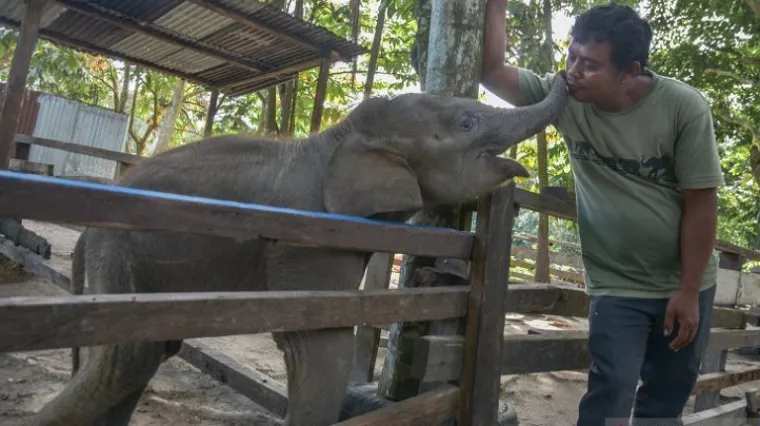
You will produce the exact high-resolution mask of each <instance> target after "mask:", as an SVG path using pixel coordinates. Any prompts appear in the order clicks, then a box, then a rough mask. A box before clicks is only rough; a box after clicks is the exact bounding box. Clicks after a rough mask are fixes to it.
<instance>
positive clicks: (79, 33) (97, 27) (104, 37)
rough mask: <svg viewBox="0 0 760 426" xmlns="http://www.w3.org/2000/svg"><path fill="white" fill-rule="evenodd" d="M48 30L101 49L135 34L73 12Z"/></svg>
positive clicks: (63, 15)
mask: <svg viewBox="0 0 760 426" xmlns="http://www.w3.org/2000/svg"><path fill="white" fill-rule="evenodd" d="M47 29H49V30H51V31H55V32H57V33H60V34H64V35H66V36H67V37H71V38H75V39H79V40H84V41H87V42H89V43H92V44H94V45H96V46H101V47H109V46H111V45H112V44H114V43H117V42H118V41H120V40H122V39H124V38H125V37H129V35H130V34H133V33H134V31H132V30H127V29H124V28H121V27H119V26H116V25H113V24H110V23H108V22H105V21H101V20H98V19H95V18H92V17H90V16H87V15H83V14H81V13H79V12H75V11H73V10H67V11H66V12H64V13H63V14H61V15H60V16H59V17H58V19H56V20H55V21H53V22H52V23H51V24H50V25H48V27H47Z"/></svg>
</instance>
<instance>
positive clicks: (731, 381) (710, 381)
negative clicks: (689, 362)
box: [694, 367, 760, 394]
mask: <svg viewBox="0 0 760 426" xmlns="http://www.w3.org/2000/svg"><path fill="white" fill-rule="evenodd" d="M755 380H760V368H756V367H750V368H745V369H741V370H739V371H731V372H719V373H706V374H702V375H701V376H699V381H698V382H697V386H696V389H695V390H694V393H695V394H701V393H705V392H712V391H719V390H721V389H724V388H729V387H731V386H736V385H739V384H742V383H747V382H753V381H755Z"/></svg>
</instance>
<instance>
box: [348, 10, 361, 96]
mask: <svg viewBox="0 0 760 426" xmlns="http://www.w3.org/2000/svg"><path fill="white" fill-rule="evenodd" d="M349 9H350V11H349V14H350V16H351V41H352V42H354V43H359V19H360V17H361V16H360V12H361V0H350V1H349ZM357 58H358V57H354V59H353V60H352V61H351V87H352V88H354V87H356V65H357V63H356V62H357Z"/></svg>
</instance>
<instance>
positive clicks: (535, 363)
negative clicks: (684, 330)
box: [412, 329, 760, 392]
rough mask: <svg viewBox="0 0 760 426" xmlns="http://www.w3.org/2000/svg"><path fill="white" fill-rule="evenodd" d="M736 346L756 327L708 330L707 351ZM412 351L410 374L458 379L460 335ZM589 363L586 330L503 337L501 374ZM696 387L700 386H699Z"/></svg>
mask: <svg viewBox="0 0 760 426" xmlns="http://www.w3.org/2000/svg"><path fill="white" fill-rule="evenodd" d="M740 346H760V330H730V329H713V330H711V334H710V342H709V343H708V352H710V351H715V350H721V349H731V348H738V347H740ZM415 353H421V354H425V357H424V358H423V359H420V360H418V361H417V363H416V364H414V365H413V367H412V375H413V377H415V378H417V379H424V381H428V380H430V381H447V380H456V379H458V378H459V376H460V374H461V369H462V356H463V354H464V346H463V340H462V338H461V336H423V337H421V338H420V339H419V341H418V342H417V347H416V349H415ZM589 362H590V358H589V354H588V332H587V331H585V330H563V331H557V332H551V333H547V334H513V335H509V336H505V338H504V348H503V352H502V370H501V374H502V375H509V374H529V373H539V372H549V371H564V370H584V369H586V368H588V365H589ZM752 374H756V373H744V374H739V375H737V376H736V377H732V378H716V377H714V376H708V379H709V381H708V382H707V383H708V384H706V385H705V386H715V384H716V383H731V381H732V380H734V381H738V382H737V383H744V382H746V381H751V378H752V377H754V376H752ZM428 378H430V379H428ZM727 386H732V385H727ZM697 389H698V390H699V389H701V388H699V385H697ZM699 391H700V392H702V391H701V390H699Z"/></svg>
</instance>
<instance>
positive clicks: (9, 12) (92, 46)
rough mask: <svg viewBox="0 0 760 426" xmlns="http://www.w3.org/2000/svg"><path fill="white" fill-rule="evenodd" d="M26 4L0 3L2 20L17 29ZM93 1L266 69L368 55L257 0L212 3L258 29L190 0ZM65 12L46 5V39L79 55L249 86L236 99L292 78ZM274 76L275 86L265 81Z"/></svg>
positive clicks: (214, 82)
mask: <svg viewBox="0 0 760 426" xmlns="http://www.w3.org/2000/svg"><path fill="white" fill-rule="evenodd" d="M23 1H24V0H0V3H1V4H0V22H2V23H5V24H10V25H17V23H18V21H19V20H21V19H22V17H23V13H24V11H25V7H24V3H23ZM88 1H89V2H90V4H91V5H97V7H102V8H107V9H109V10H112V11H115V13H116V15H113V16H117V15H123V18H124V19H127V20H130V21H133V22H134V21H144V22H155V25H157V26H159V27H163V28H167V29H168V30H173V32H177V33H180V34H185V35H186V37H188V38H190V39H200V40H204V41H206V42H207V43H208V45H209V46H211V47H212V48H213V47H214V46H217V47H218V48H220V49H223V50H227V51H231V52H238V54H239V55H242V56H245V57H249V58H251V59H252V60H255V61H258V62H261V63H264V64H266V65H267V68H269V67H271V68H274V69H279V68H283V67H288V68H292V67H295V68H297V69H304V68H308V67H312V66H313V65H312V64H313V63H314V62H313V59H314V58H315V57H316V55H318V52H316V51H315V49H314V48H312V47H309V46H308V44H316V45H317V46H319V49H317V50H320V49H324V48H329V49H336V50H338V51H339V52H340V53H341V55H343V57H352V56H355V55H357V54H361V53H364V51H365V49H363V48H361V47H360V46H357V45H355V44H353V43H351V42H350V41H348V40H346V39H343V38H340V37H338V36H336V35H335V34H333V33H331V32H330V31H328V30H326V29H325V28H321V27H318V26H316V25H313V24H310V23H308V22H306V21H304V20H301V19H297V18H295V17H293V16H291V15H289V14H287V13H285V12H283V11H281V10H280V9H278V8H276V7H274V6H272V5H270V4H264V3H261V2H259V1H254V0H213V1H214V2H217V3H218V4H220V5H221V6H222V7H228V8H230V7H231V8H232V9H233V13H234V12H235V11H236V12H238V13H241V14H242V15H244V16H248V17H249V19H252V22H254V25H243V24H242V23H240V22H237V21H235V20H233V19H230V18H227V17H226V16H224V14H219V13H216V12H213V11H211V10H206V9H205V8H203V7H202V6H198V5H196V4H191V0H88ZM192 1H195V0H192ZM97 7H96V8H97ZM61 10H62V9H61V7H60V6H59V5H58V3H57V2H51V3H49V6H48V7H47V8H46V11H45V16H46V18H44V19H47V20H48V21H52V22H51V23H50V25H49V26H48V27H47V28H45V27H43V28H42V30H41V34H42V37H45V38H48V39H52V40H54V41H58V42H60V43H63V44H66V45H70V46H79V47H80V48H81V49H82V50H92V51H95V52H99V53H101V54H106V55H112V56H114V57H123V58H126V59H128V60H130V61H133V62H136V63H140V64H141V65H143V66H154V67H157V68H159V69H161V70H162V71H164V72H168V73H174V74H175V75H180V76H182V77H184V78H187V79H190V80H195V81H198V80H200V81H202V82H203V84H207V85H211V86H220V85H224V84H226V83H229V82H230V81H232V79H238V80H243V81H246V83H243V84H241V85H239V86H237V87H236V90H235V92H236V93H238V89H240V90H242V89H245V88H251V89H252V88H254V87H259V85H260V83H259V82H262V81H264V82H265V81H272V82H275V83H276V82H280V81H284V80H287V79H288V76H272V77H266V78H260V77H261V73H260V72H256V71H251V70H249V69H243V68H241V67H240V66H238V65H235V64H234V62H233V63H228V62H222V61H220V60H219V59H217V58H216V57H215V56H214V55H204V54H201V53H198V52H197V51H194V50H193V49H188V48H182V47H181V46H180V45H177V44H173V43H168V42H164V41H160V40H158V39H155V38H152V37H148V36H144V35H138V33H137V32H135V31H134V30H130V29H123V28H122V27H120V26H116V25H112V24H109V23H105V22H103V21H100V20H98V19H96V18H91V17H89V16H86V15H83V14H80V13H77V12H74V11H71V10H67V11H65V12H63V13H60V11H61ZM59 13H60V16H58V15H59ZM56 16H58V17H57V18H56ZM233 21H234V23H233ZM258 24H262V25H263V26H265V27H267V28H269V29H270V31H266V30H261V29H258V30H257V29H256V28H255V26H256V25H258ZM170 32H171V31H170ZM284 34H287V35H289V36H291V37H294V38H296V39H299V40H303V41H304V42H305V43H306V44H307V46H304V45H301V44H299V43H293V42H292V41H290V40H287V39H283V38H282V35H284ZM269 78H271V80H267V79H269ZM251 81H255V82H251Z"/></svg>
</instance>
